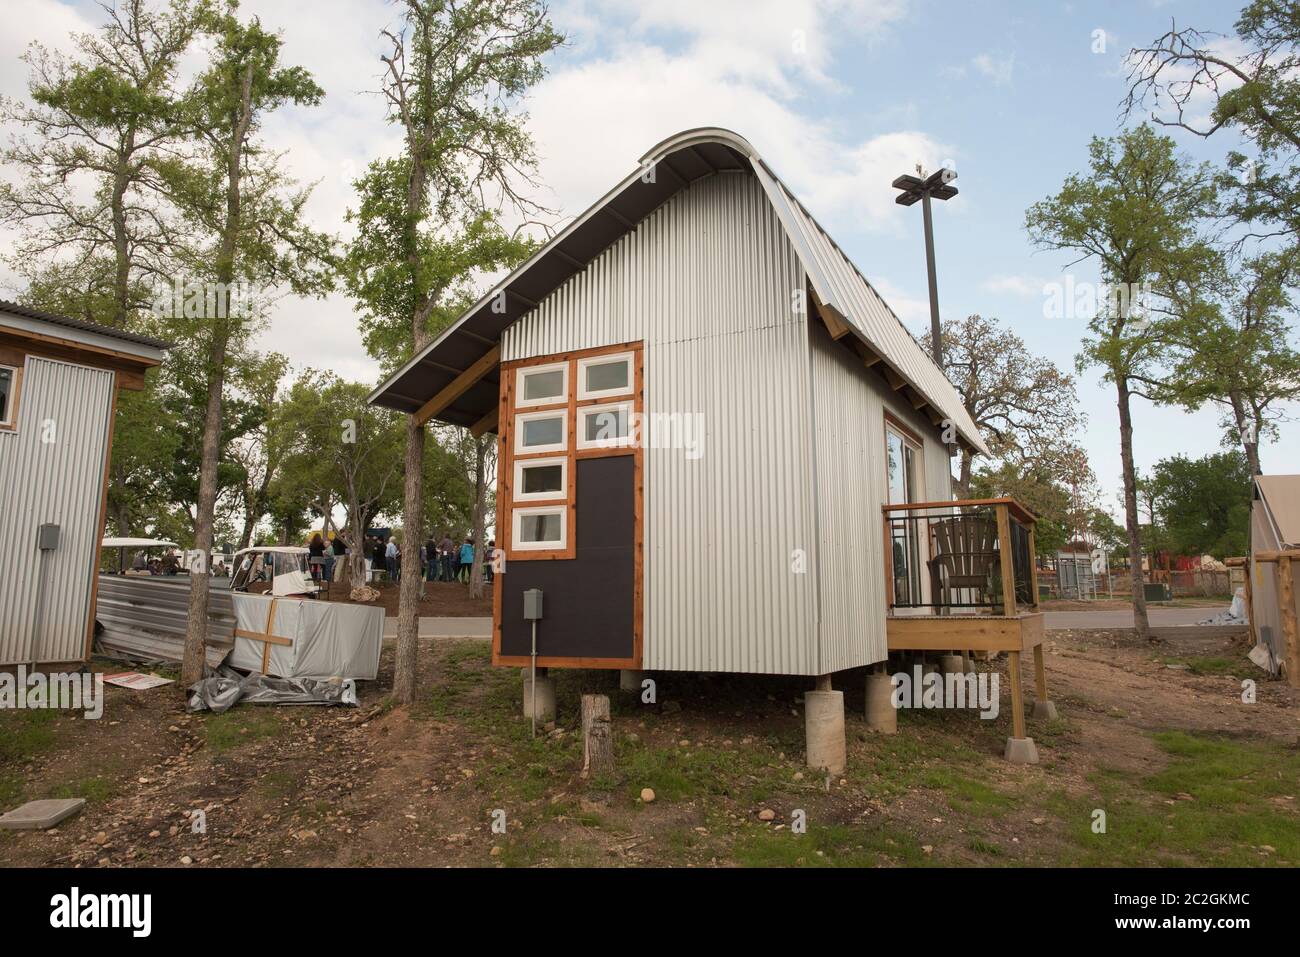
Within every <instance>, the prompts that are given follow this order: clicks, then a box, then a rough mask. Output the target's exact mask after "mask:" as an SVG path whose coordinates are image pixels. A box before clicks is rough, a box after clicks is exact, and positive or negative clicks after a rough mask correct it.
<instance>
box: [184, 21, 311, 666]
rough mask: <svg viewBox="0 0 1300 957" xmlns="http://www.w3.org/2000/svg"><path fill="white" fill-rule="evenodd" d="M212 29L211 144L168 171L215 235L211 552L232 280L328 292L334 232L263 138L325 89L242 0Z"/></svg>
mask: <svg viewBox="0 0 1300 957" xmlns="http://www.w3.org/2000/svg"><path fill="white" fill-rule="evenodd" d="M203 29H204V32H205V34H206V35H207V36H208V37H209V38H210V39H211V41H212V60H213V62H212V66H211V67H209V68H208V69H207V70H206V71H204V73H203V74H202V75H201V76H200V77H199V79H198V81H197V83H196V85H195V88H194V91H193V94H192V96H191V98H190V102H189V104H188V108H187V110H186V120H187V122H188V124H189V127H190V130H191V131H192V133H193V134H194V135H195V137H196V138H197V140H198V142H199V143H200V144H201V145H200V148H199V149H198V150H197V151H196V152H195V155H193V156H191V157H186V158H185V160H183V161H179V162H176V163H174V164H172V165H170V166H169V168H168V169H167V171H166V179H167V186H168V192H169V195H170V196H171V198H172V199H173V201H175V202H176V203H177V204H178V205H179V206H180V207H181V209H183V210H184V211H185V213H186V216H187V218H188V219H189V221H190V222H191V223H192V224H193V225H194V226H195V227H196V229H197V230H198V231H200V234H201V235H205V236H207V237H208V241H207V242H206V243H204V244H202V246H201V250H200V252H199V254H198V255H197V256H196V258H195V261H194V262H193V264H192V265H193V266H194V267H195V269H196V272H198V273H199V274H200V275H202V276H203V277H204V278H205V279H207V280H208V281H209V282H210V283H211V284H212V286H211V291H212V296H211V308H209V309H208V310H206V312H205V315H204V316H203V319H204V320H205V321H204V323H203V333H204V335H203V336H202V340H203V341H204V343H205V345H206V354H205V357H204V358H205V360H206V361H205V363H204V369H203V372H204V378H205V380H206V382H205V388H204V390H203V394H204V396H205V408H204V412H203V417H202V422H203V432H202V448H201V453H200V459H199V470H198V501H197V503H196V506H197V507H196V510H195V511H196V513H195V522H194V547H195V549H197V550H198V551H199V552H200V553H201V554H203V555H207V554H209V552H210V551H211V549H212V541H213V535H214V513H215V510H216V502H217V492H218V484H217V483H218V476H217V470H218V465H219V461H220V446H221V432H222V399H223V392H224V389H225V372H226V365H227V359H228V353H229V351H230V346H231V344H232V340H233V341H235V342H238V341H239V340H240V338H241V335H247V333H248V329H247V317H244V316H241V315H240V313H241V312H242V311H243V310H242V309H240V308H232V306H234V305H235V301H234V297H233V296H232V291H233V290H234V289H235V285H234V284H235V282H236V280H240V281H243V282H247V283H255V284H258V285H259V286H260V285H268V286H270V285H275V284H276V283H287V284H288V285H289V286H290V287H291V288H293V290H294V291H295V292H300V293H306V294H311V293H318V292H320V291H322V290H323V289H324V288H325V287H326V285H327V279H326V276H325V274H324V273H323V272H322V271H321V270H320V266H321V264H322V263H323V262H324V261H326V260H327V259H328V256H329V241H328V239H327V238H326V237H323V236H320V235H318V234H316V233H314V232H313V231H311V230H310V229H309V228H307V227H306V226H304V225H303V223H302V219H303V216H302V213H303V206H304V205H305V203H306V200H307V195H308V191H296V192H294V191H292V190H291V189H290V183H289V181H288V180H287V179H286V177H285V176H284V174H283V173H281V172H280V171H279V168H278V166H279V159H280V157H278V156H268V155H267V154H266V152H265V151H264V150H263V149H262V148H261V147H260V145H259V143H258V141H257V133H258V131H259V129H260V127H261V125H262V122H263V121H264V119H265V117H266V115H267V114H269V113H271V112H272V111H274V110H276V109H277V108H279V107H281V106H283V105H285V104H288V103H292V104H296V105H299V106H312V105H315V104H317V103H319V102H320V99H321V97H322V96H323V93H322V91H321V89H320V87H319V86H317V85H316V83H315V81H313V80H312V78H311V76H310V75H309V74H308V73H307V71H306V70H304V69H302V68H301V67H285V66H282V65H281V64H280V47H281V39H280V38H279V37H278V36H276V35H274V34H271V33H268V32H266V31H265V30H263V29H262V27H261V24H260V23H259V22H258V21H257V20H256V19H253V20H252V21H250V22H248V23H243V22H241V21H240V20H239V18H238V16H237V6H236V4H235V3H234V2H233V0H230V2H229V3H228V4H227V6H226V8H225V9H224V10H223V11H221V12H219V13H213V14H211V15H210V16H207V17H205V18H204V23H203ZM208 592H209V580H208V576H206V575H198V576H195V577H194V578H193V579H192V580H191V584H190V602H189V619H188V624H187V629H186V639H185V658H184V661H183V663H182V667H181V683H182V685H184V686H188V685H190V684H192V683H194V682H196V681H198V680H199V679H200V678H201V677H202V676H203V644H204V640H205V638H206V635H207V629H208Z"/></svg>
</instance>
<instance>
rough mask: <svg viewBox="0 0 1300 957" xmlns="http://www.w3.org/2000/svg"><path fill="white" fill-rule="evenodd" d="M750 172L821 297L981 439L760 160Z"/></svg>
mask: <svg viewBox="0 0 1300 957" xmlns="http://www.w3.org/2000/svg"><path fill="white" fill-rule="evenodd" d="M754 169H755V172H756V173H757V175H758V178H759V179H760V181H761V182H762V184H763V187H764V189H765V190H766V191H767V193H768V195H769V196H770V197H771V200H772V205H773V206H774V207H775V208H776V210H777V212H778V214H779V215H780V217H781V221H782V222H783V223H784V224H785V227H786V229H787V230H789V232H790V236H791V239H792V241H793V242H794V244H795V247H796V249H798V251H799V255H800V258H801V259H802V260H803V262H804V265H805V267H806V268H807V270H808V276H809V278H810V279H811V280H812V283H813V288H814V289H815V290H816V291H817V295H818V296H819V297H820V298H821V300H822V302H824V303H826V304H827V305H829V306H832V307H834V308H835V309H836V310H838V311H839V312H840V313H841V314H842V315H843V316H844V317H845V319H847V320H848V321H849V323H851V324H852V325H853V326H854V327H855V328H856V329H857V330H858V332H860V333H861V334H862V336H863V337H864V338H865V340H866V341H867V342H869V343H870V344H871V345H872V347H873V348H875V349H876V351H877V352H879V353H880V355H881V356H882V357H883V358H884V359H885V360H886V361H887V362H888V363H889V364H890V365H891V366H893V367H894V368H895V369H896V370H897V371H898V373H899V374H900V375H902V376H903V378H905V379H906V380H907V381H908V382H909V383H910V384H911V385H912V387H913V388H915V389H916V390H917V391H918V392H919V393H921V395H923V396H924V397H925V398H926V399H928V400H929V401H930V403H931V404H932V405H933V406H934V407H935V408H937V409H940V410H941V411H942V412H943V414H944V415H945V416H947V417H948V418H949V419H951V420H952V421H953V423H954V424H955V425H956V426H957V428H958V430H959V431H960V432H961V434H962V435H963V436H964V437H965V438H966V439H967V440H969V441H970V442H972V443H974V444H975V445H976V446H977V447H979V448H981V449H983V448H984V442H983V439H982V438H981V437H980V434H979V429H977V428H976V427H975V423H974V422H973V421H972V420H971V417H970V414H969V413H968V412H967V411H966V407H965V406H964V405H963V404H962V401H961V398H960V396H958V395H957V390H956V389H954V388H953V386H952V383H951V382H949V381H948V379H947V377H946V376H945V375H944V374H943V372H941V371H940V370H939V368H938V366H936V365H935V364H934V362H932V361H931V360H930V357H929V356H927V355H926V354H925V351H924V350H923V349H922V348H921V347H920V346H919V345H918V344H917V343H916V340H915V339H913V338H912V336H911V334H910V333H909V332H908V331H907V329H906V328H904V327H903V324H902V323H901V322H899V320H898V318H897V317H896V316H895V315H894V314H893V313H892V312H891V311H890V310H889V307H888V306H886V305H885V302H884V300H883V299H881V298H880V296H879V294H877V292H876V290H875V289H873V288H872V287H871V285H870V284H869V283H868V282H867V280H866V279H865V278H863V276H862V274H861V273H859V272H858V270H857V268H856V267H855V266H854V265H853V263H852V262H851V261H850V260H849V258H848V257H847V256H845V255H844V253H843V252H842V251H841V250H840V248H839V247H838V246H837V245H836V244H835V241H834V240H832V239H831V238H830V236H828V235H827V234H826V232H825V231H824V230H823V229H822V228H821V226H820V225H818V223H817V221H816V220H815V219H813V218H812V216H811V215H810V214H809V213H808V211H807V210H806V209H804V208H803V206H802V205H800V203H799V201H798V200H797V199H795V198H794V196H793V195H792V194H791V193H790V191H789V190H787V189H786V188H785V184H784V183H782V182H781V181H780V180H779V179H777V178H776V177H774V176H773V175H772V174H771V173H770V172H769V171H768V170H767V168H766V167H765V166H764V165H763V164H762V163H755V164H754Z"/></svg>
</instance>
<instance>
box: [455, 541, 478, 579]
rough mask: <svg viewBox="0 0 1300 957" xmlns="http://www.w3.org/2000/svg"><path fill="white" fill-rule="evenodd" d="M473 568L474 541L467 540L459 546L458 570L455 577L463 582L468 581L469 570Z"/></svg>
mask: <svg viewBox="0 0 1300 957" xmlns="http://www.w3.org/2000/svg"><path fill="white" fill-rule="evenodd" d="M473 567H474V539H472V538H467V539H465V543H464V544H463V545H461V546H460V568H459V569H458V570H457V575H456V577H457V578H458V579H460V580H461V581H463V582H468V581H469V573H470V569H472V568H473Z"/></svg>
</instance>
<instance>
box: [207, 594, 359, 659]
mask: <svg viewBox="0 0 1300 957" xmlns="http://www.w3.org/2000/svg"><path fill="white" fill-rule="evenodd" d="M230 597H231V602H232V603H233V605H234V609H235V621H236V624H235V628H236V629H237V630H238V631H244V632H250V633H253V634H268V631H267V625H268V620H267V619H268V616H270V619H271V620H270V632H269V634H271V635H273V636H275V637H277V638H284V639H287V640H288V641H289V642H290V644H287V645H282V644H271V645H270V646H269V647H270V649H271V653H270V660H269V662H268V666H267V668H266V673H267V674H270V675H275V676H277V677H280V678H321V679H329V678H355V679H358V680H362V681H372V680H374V679H375V677H377V676H378V674H379V651H380V646H381V645H382V644H383V640H384V611H383V609H382V608H365V607H362V606H360V605H344V604H334V603H331V602H323V601H314V600H311V599H304V598H276V599H272V598H270V597H269V596H266V595H250V594H243V593H240V592H235V593H232V594H231V596H230ZM272 602H274V606H275V607H274V613H272ZM265 647H267V645H266V643H264V642H261V641H258V640H256V639H254V638H247V637H238V636H237V637H236V638H235V648H234V650H233V651H232V652H231V654H230V657H229V658H228V659H227V663H228V664H230V665H233V666H234V667H236V668H239V669H242V670H244V671H255V672H261V671H262V660H263V651H264V649H265Z"/></svg>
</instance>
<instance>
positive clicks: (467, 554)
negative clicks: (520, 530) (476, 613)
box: [366, 531, 496, 582]
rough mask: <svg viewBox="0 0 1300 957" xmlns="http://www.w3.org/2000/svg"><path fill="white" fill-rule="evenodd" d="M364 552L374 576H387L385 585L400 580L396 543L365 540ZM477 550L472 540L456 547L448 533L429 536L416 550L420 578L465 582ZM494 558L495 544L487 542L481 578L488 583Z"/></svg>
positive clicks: (398, 553)
mask: <svg viewBox="0 0 1300 957" xmlns="http://www.w3.org/2000/svg"><path fill="white" fill-rule="evenodd" d="M366 550H367V553H368V554H369V555H370V560H371V565H372V567H373V570H374V572H376V573H378V572H379V571H380V570H381V569H382V570H383V571H384V572H385V573H386V574H387V575H388V580H389V581H394V582H400V581H401V580H402V549H401V547H400V546H399V545H398V543H397V539H396V538H395V537H394V536H392V535H389V536H388V537H387V538H381V537H378V536H368V537H367V538H366ZM477 551H478V549H476V548H475V547H474V539H473V538H472V537H470V536H466V537H465V540H464V541H463V542H460V543H459V544H458V543H457V542H456V541H455V540H454V539H453V538H452V537H451V532H450V531H448V532H444V533H443V535H442V537H441V538H436V537H434V536H430V537H429V540H428V541H427V542H425V543H424V544H423V545H421V546H420V577H421V578H423V579H424V580H425V581H431V582H454V581H459V582H468V581H469V579H470V571H471V569H472V568H473V567H474V557H475V554H476V552H477ZM495 555H496V541H495V540H492V541H489V542H488V544H487V548H486V549H485V550H484V554H483V577H484V580H485V581H491V580H492V572H493V567H492V562H493V558H494V556H495Z"/></svg>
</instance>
